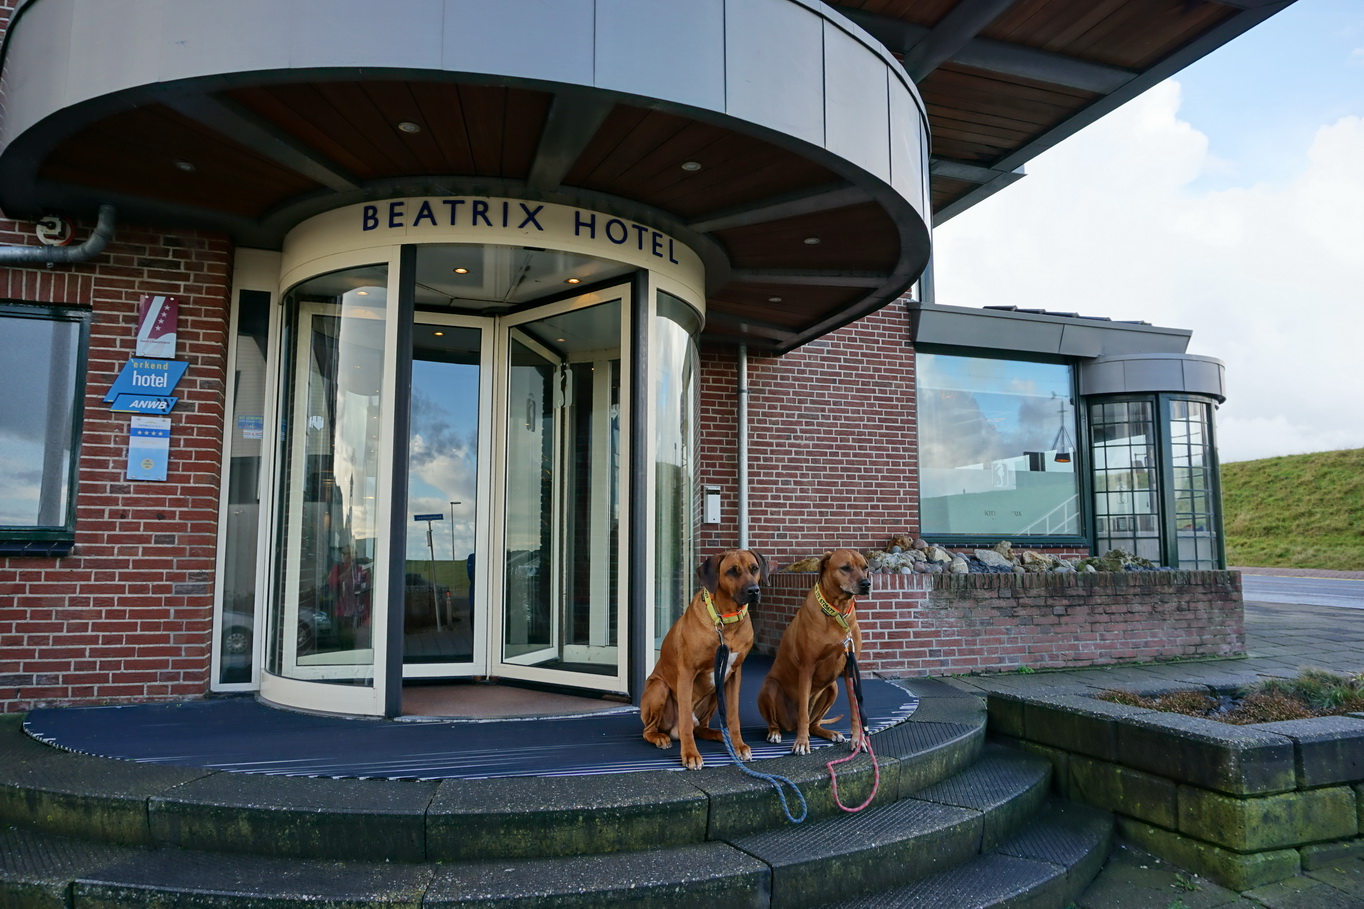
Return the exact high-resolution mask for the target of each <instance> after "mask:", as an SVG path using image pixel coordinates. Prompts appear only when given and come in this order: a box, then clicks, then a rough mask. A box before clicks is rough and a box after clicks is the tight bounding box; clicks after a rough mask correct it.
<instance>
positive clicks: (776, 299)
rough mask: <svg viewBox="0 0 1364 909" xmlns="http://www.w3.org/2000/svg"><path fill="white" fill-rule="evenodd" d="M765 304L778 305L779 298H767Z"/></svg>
mask: <svg viewBox="0 0 1364 909" xmlns="http://www.w3.org/2000/svg"><path fill="white" fill-rule="evenodd" d="M767 302H768V303H780V302H781V297H768V298H767Z"/></svg>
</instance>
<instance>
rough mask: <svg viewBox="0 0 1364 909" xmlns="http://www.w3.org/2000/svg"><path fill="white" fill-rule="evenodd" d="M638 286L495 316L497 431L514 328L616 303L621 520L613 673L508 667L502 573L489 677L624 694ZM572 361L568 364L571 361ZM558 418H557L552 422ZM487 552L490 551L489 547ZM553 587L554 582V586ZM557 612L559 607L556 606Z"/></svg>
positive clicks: (501, 461)
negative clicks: (633, 346) (504, 648)
mask: <svg viewBox="0 0 1364 909" xmlns="http://www.w3.org/2000/svg"><path fill="white" fill-rule="evenodd" d="M636 285H637V282H636V281H634V280H633V279H632V278H631V277H630V276H625V277H623V278H622V279H621V280H620V281H613V282H611V283H610V284H608V285H606V286H604V287H600V288H594V289H591V290H587V291H585V292H583V293H579V294H574V295H572V296H569V297H564V298H560V299H558V300H553V301H550V302H547V303H545V304H542V305H536V306H534V307H529V308H526V309H523V310H519V311H517V312H515V313H511V314H508V315H504V316H500V317H498V323H499V328H498V331H497V348H496V353H495V356H494V362H495V363H496V364H497V367H496V368H497V372H498V377H497V389H496V392H495V395H494V409H495V411H496V418H495V423H494V425H495V426H499V427H501V426H505V425H506V422H507V420H508V419H509V418H510V407H511V404H510V402H509V401H508V384H507V378H508V374H507V370H508V368H509V360H508V358H509V353H510V350H509V348H510V343H511V336H512V331H513V330H514V329H515V328H517V327H518V326H521V325H524V324H526V323H530V322H536V321H539V320H541V319H544V318H547V317H551V316H555V315H562V314H564V313H568V312H572V311H575V310H579V309H587V308H589V307H592V306H596V305H599V304H603V303H609V302H612V301H617V300H618V301H620V323H621V324H620V326H619V334H618V336H617V338H618V342H619V343H618V348H617V349H618V351H619V354H618V359H619V361H620V369H621V375H620V408H619V420H620V435H619V438H620V452H619V469H618V472H617V476H616V482H617V484H618V488H619V490H620V501H621V503H622V508H621V514H620V521H621V533H619V534H618V539H617V542H616V559H617V565H618V571H617V578H616V602H617V617H616V623H617V624H616V640H617V647H616V661H615V665H616V671H615V673H614V674H612V675H606V674H602V675H597V674H593V673H584V672H571V671H568V670H563V669H547V668H544V667H540V666H523V665H519V664H516V663H512V662H508V661H506V660H504V659H503V656H502V647H501V640H502V629H503V623H504V622H505V620H506V615H505V609H506V603H505V598H506V587H505V581H506V577H505V571H502V570H499V571H498V572H496V575H497V576H496V577H495V578H489V581H490V583H489V584H488V585H487V586H488V587H489V588H490V590H489V596H491V597H492V599H491V601H490V603H489V606H490V617H489V621H488V626H489V628H490V629H492V628H495V629H497V634H496V635H493V634H489V637H488V673H489V675H492V676H497V677H500V678H508V679H517V680H521V681H529V682H539V683H544V684H553V685H563V686H565V687H570V688H581V689H589V690H599V691H610V692H625V691H627V687H628V673H629V670H630V667H629V665H628V662H629V661H628V659H627V658H628V656H629V647H628V646H626V645H625V644H624V643H622V642H628V641H629V640H630V637H629V636H630V630H631V628H632V623H631V619H632V615H631V610H630V608H629V605H628V604H629V603H630V602H631V599H630V578H631V573H632V568H633V566H632V565H631V563H630V559H629V540H630V536H631V534H630V533H629V528H630V527H631V515H630V513H629V509H628V507H627V506H628V503H630V502H631V500H632V490H631V481H632V477H631V471H630V470H629V467H628V465H629V464H631V457H632V452H633V441H634V440H633V438H632V429H631V414H632V401H633V385H632V371H631V370H632V366H633V358H632V357H631V356H630V350H631V344H632V343H633V340H634V331H633V327H634V326H633V321H634V306H633V305H632V303H633V300H634V295H635V293H636ZM570 362H571V361H570ZM556 419H558V418H557V417H556ZM506 445H507V439H506V434H505V433H498V434H497V438H496V439H495V440H494V454H493V458H494V461H493V463H494V464H495V465H496V467H495V469H496V472H497V478H496V481H495V482H494V484H493V486H494V493H493V507H492V509H491V510H492V518H493V528H492V529H493V536H492V540H494V541H496V542H495V544H494V545H496V547H497V551H498V552H499V553H502V552H504V551H505V540H506V529H507V528H506V520H505V518H506V506H507V497H506V471H505V462H506V456H507V452H506ZM553 507H554V509H555V515H556V520H557V521H558V523H559V524H560V525H561V524H562V518H563V515H562V508H561V504H560V502H559V501H558V496H557V495H556V501H555V503H554V506H553ZM489 548H491V546H490V547H489ZM556 583H557V582H556ZM555 608H556V609H557V608H559V604H555Z"/></svg>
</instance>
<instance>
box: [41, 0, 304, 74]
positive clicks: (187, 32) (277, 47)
mask: <svg viewBox="0 0 1364 909" xmlns="http://www.w3.org/2000/svg"><path fill="white" fill-rule="evenodd" d="M44 2H48V0H44ZM163 9H164V17H163V19H162V26H161V36H162V40H163V43H162V46H161V47H160V48H158V50H157V53H158V54H159V56H160V59H161V73H160V78H161V79H163V80H165V79H180V78H183V77H184V76H185V74H187V73H200V72H204V73H217V72H232V71H234V70H235V71H238V72H243V71H248V70H253V69H268V68H270V67H273V66H277V65H278V64H279V61H280V60H281V59H283V58H284V57H285V56H286V54H287V53H288V47H289V35H290V31H291V30H290V29H286V28H262V27H261V23H262V22H268V21H270V19H271V18H272V17H273V16H275V15H277V13H278V12H279V10H280V9H281V7H280V3H279V0H232V2H231V3H183V2H179V3H170V4H168V5H166V6H165V7H164V8H163Z"/></svg>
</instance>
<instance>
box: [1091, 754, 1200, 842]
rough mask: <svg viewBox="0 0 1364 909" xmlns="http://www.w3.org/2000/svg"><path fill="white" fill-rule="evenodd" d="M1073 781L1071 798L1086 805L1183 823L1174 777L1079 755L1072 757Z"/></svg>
mask: <svg viewBox="0 0 1364 909" xmlns="http://www.w3.org/2000/svg"><path fill="white" fill-rule="evenodd" d="M1070 780H1071V785H1070V792H1071V795H1070V796H1069V797H1070V798H1073V799H1076V800H1078V801H1081V802H1084V803H1085V804H1086V805H1093V806H1095V807H1096V808H1103V809H1105V810H1108V811H1115V812H1117V813H1119V814H1126V815H1129V816H1131V817H1135V818H1137V819H1138V820H1143V821H1150V822H1151V823H1152V824H1159V825H1160V826H1162V827H1170V828H1174V827H1177V826H1178V825H1179V797H1178V792H1179V790H1178V787H1177V786H1176V785H1175V783H1174V781H1173V780H1167V779H1165V778H1164V777H1159V776H1154V775H1152V774H1150V773H1143V772H1141V771H1140V770H1133V769H1132V768H1131V767H1124V766H1122V765H1121V764H1113V763H1110V762H1108V761H1096V760H1094V759H1093V758H1087V757H1081V756H1080V755H1078V754H1077V755H1074V756H1073V757H1071V759H1070Z"/></svg>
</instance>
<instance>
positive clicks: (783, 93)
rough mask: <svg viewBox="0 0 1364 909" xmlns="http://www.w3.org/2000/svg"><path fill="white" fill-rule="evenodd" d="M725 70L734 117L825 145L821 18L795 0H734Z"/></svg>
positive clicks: (730, 9) (727, 29)
mask: <svg viewBox="0 0 1364 909" xmlns="http://www.w3.org/2000/svg"><path fill="white" fill-rule="evenodd" d="M725 71H726V74H727V76H726V83H725V93H726V94H725V97H726V112H727V113H729V114H730V115H731V116H735V117H739V118H741V119H744V120H748V121H750V122H753V123H759V124H762V125H763V126H770V127H772V128H773V129H776V130H779V131H781V132H783V133H787V134H788V135H792V136H795V137H797V138H799V139H804V140H805V141H807V142H811V143H813V144H815V145H823V144H824V22H823V20H822V19H821V18H819V17H818V16H812V15H810V13H809V12H808V11H807V10H805V9H802V8H801V7H799V6H796V5H795V4H793V3H791V2H790V0H748V2H743V3H735V2H731V3H728V4H727V5H726V9H725ZM920 169H922V165H920Z"/></svg>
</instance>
